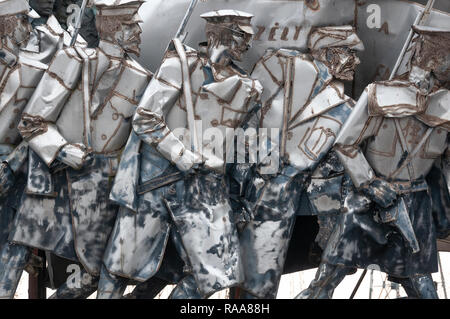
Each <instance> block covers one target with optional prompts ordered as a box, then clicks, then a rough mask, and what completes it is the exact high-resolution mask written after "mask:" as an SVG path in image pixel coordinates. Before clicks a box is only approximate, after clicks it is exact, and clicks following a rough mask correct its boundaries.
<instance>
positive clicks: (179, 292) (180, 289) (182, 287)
mask: <svg viewBox="0 0 450 319" xmlns="http://www.w3.org/2000/svg"><path fill="white" fill-rule="evenodd" d="M169 299H202V296H201V295H200V293H199V292H198V289H197V283H196V282H195V279H194V276H192V275H188V276H186V277H185V278H183V280H181V281H180V282H179V283H178V285H177V286H176V287H175V288H174V289H173V290H172V293H171V294H170V296H169Z"/></svg>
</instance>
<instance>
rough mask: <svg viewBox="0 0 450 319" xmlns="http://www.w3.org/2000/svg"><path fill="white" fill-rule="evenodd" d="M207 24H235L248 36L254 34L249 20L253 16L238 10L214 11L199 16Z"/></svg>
mask: <svg viewBox="0 0 450 319" xmlns="http://www.w3.org/2000/svg"><path fill="white" fill-rule="evenodd" d="M200 17H202V18H203V19H205V20H206V21H207V22H209V23H214V24H221V23H229V22H235V23H236V24H237V25H238V26H239V28H240V29H241V30H242V31H244V32H245V33H248V34H254V31H253V28H252V25H251V19H252V18H253V14H251V13H247V12H243V11H238V10H215V11H210V12H206V13H204V14H202V15H200Z"/></svg>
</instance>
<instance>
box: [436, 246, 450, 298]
mask: <svg viewBox="0 0 450 319" xmlns="http://www.w3.org/2000/svg"><path fill="white" fill-rule="evenodd" d="M438 261H439V270H440V272H441V280H442V288H443V289H444V297H445V299H448V297H447V287H446V286H445V278H444V272H443V270H442V262H441V254H440V253H438Z"/></svg>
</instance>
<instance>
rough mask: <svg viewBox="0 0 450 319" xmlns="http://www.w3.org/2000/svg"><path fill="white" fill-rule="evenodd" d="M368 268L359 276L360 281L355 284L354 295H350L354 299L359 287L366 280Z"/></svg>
mask: <svg viewBox="0 0 450 319" xmlns="http://www.w3.org/2000/svg"><path fill="white" fill-rule="evenodd" d="M366 274H367V269H364V271H363V273H362V274H361V277H359V280H358V283H357V284H356V286H355V289H353V292H352V295H351V296H350V299H353V298H354V297H355V295H356V293H357V292H358V289H359V287H360V286H361V283H362V282H363V280H364V277H366Z"/></svg>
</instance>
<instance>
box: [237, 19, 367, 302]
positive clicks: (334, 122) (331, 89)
mask: <svg viewBox="0 0 450 319" xmlns="http://www.w3.org/2000/svg"><path fill="white" fill-rule="evenodd" d="M337 39H338V40H337ZM308 44H309V46H310V48H311V49H312V52H313V54H312V55H313V56H314V57H315V58H316V59H313V57H311V56H306V55H303V54H301V53H300V52H298V51H293V50H285V49H281V50H278V51H269V52H268V53H267V54H266V55H265V56H263V57H262V58H261V59H260V61H259V62H258V64H257V65H256V66H255V69H254V71H253V73H252V76H254V77H255V78H258V79H260V81H261V83H262V85H263V87H264V88H265V91H264V95H263V99H262V103H263V104H262V109H261V112H260V113H258V114H257V116H258V117H259V125H260V127H264V128H283V132H282V133H281V139H282V140H281V141H278V140H277V139H278V136H276V137H272V138H273V140H271V145H281V149H282V151H281V152H282V162H281V164H280V165H281V167H280V170H279V173H278V174H277V175H276V177H270V176H264V174H261V172H260V171H259V170H258V171H259V174H257V175H256V176H255V177H254V180H253V181H251V182H250V183H249V185H250V186H249V189H248V190H247V191H246V195H247V197H246V201H248V202H250V203H252V205H251V206H252V207H253V209H254V211H253V215H254V219H253V220H251V221H250V222H249V223H247V225H245V227H244V229H243V231H242V234H241V246H242V249H243V256H244V257H243V260H244V270H245V282H244V283H243V284H242V285H241V286H242V287H243V288H244V289H245V290H246V291H248V292H250V293H251V294H254V295H256V296H258V297H262V298H275V296H276V291H277V287H278V284H279V281H280V278H281V274H282V271H283V268H284V263H285V260H286V254H287V250H288V245H289V241H290V238H291V236H292V229H293V226H294V221H295V215H296V214H298V215H302V214H306V215H310V214H317V215H319V216H320V219H322V223H321V224H322V225H323V226H324V229H323V231H322V233H321V234H320V236H321V237H322V238H318V239H319V240H321V241H322V243H321V244H322V245H324V243H323V242H324V241H326V238H327V237H329V234H327V233H329V232H330V229H328V230H327V229H326V228H325V226H326V225H325V223H326V222H327V221H328V218H327V217H326V216H325V215H326V214H337V213H339V212H340V209H341V184H342V176H343V167H342V166H340V165H339V163H338V161H337V158H336V157H333V156H332V155H330V156H329V157H328V158H327V159H326V161H324V160H325V157H326V155H327V154H328V152H329V151H330V150H331V147H332V146H333V143H334V141H335V138H336V136H337V134H338V133H339V131H340V129H341V127H342V125H343V123H344V122H345V120H346V119H347V117H348V116H349V114H350V112H351V110H352V108H351V106H352V105H353V103H352V101H351V99H350V98H349V97H347V96H345V94H344V92H343V85H342V83H340V82H338V81H337V80H335V78H334V76H336V77H337V78H343V79H351V78H352V77H353V70H354V68H355V67H356V64H357V59H355V56H354V50H356V49H359V50H361V49H363V45H362V43H361V41H360V40H359V38H358V37H357V35H356V33H355V31H354V30H353V29H352V28H351V27H329V28H326V27H325V28H319V29H313V31H312V32H311V38H310V39H309V41H308ZM346 49H348V50H346ZM352 50H353V51H352ZM289 68H292V70H289ZM332 74H333V75H332ZM289 76H290V78H288V79H286V78H287V77H289ZM349 77H350V78H349ZM289 86H291V88H289ZM291 90H292V92H290V91H291ZM287 92H289V93H287ZM286 109H287V110H288V111H286ZM238 165H239V164H238ZM238 171H239V170H238ZM264 180H266V181H264ZM304 192H306V195H305V196H302V194H303V193H304ZM301 201H305V203H302V202H301ZM304 210H307V211H304ZM308 210H309V211H308ZM310 210H313V211H312V212H311V211H310ZM328 222H329V221H328ZM328 228H331V226H330V225H328Z"/></svg>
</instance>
